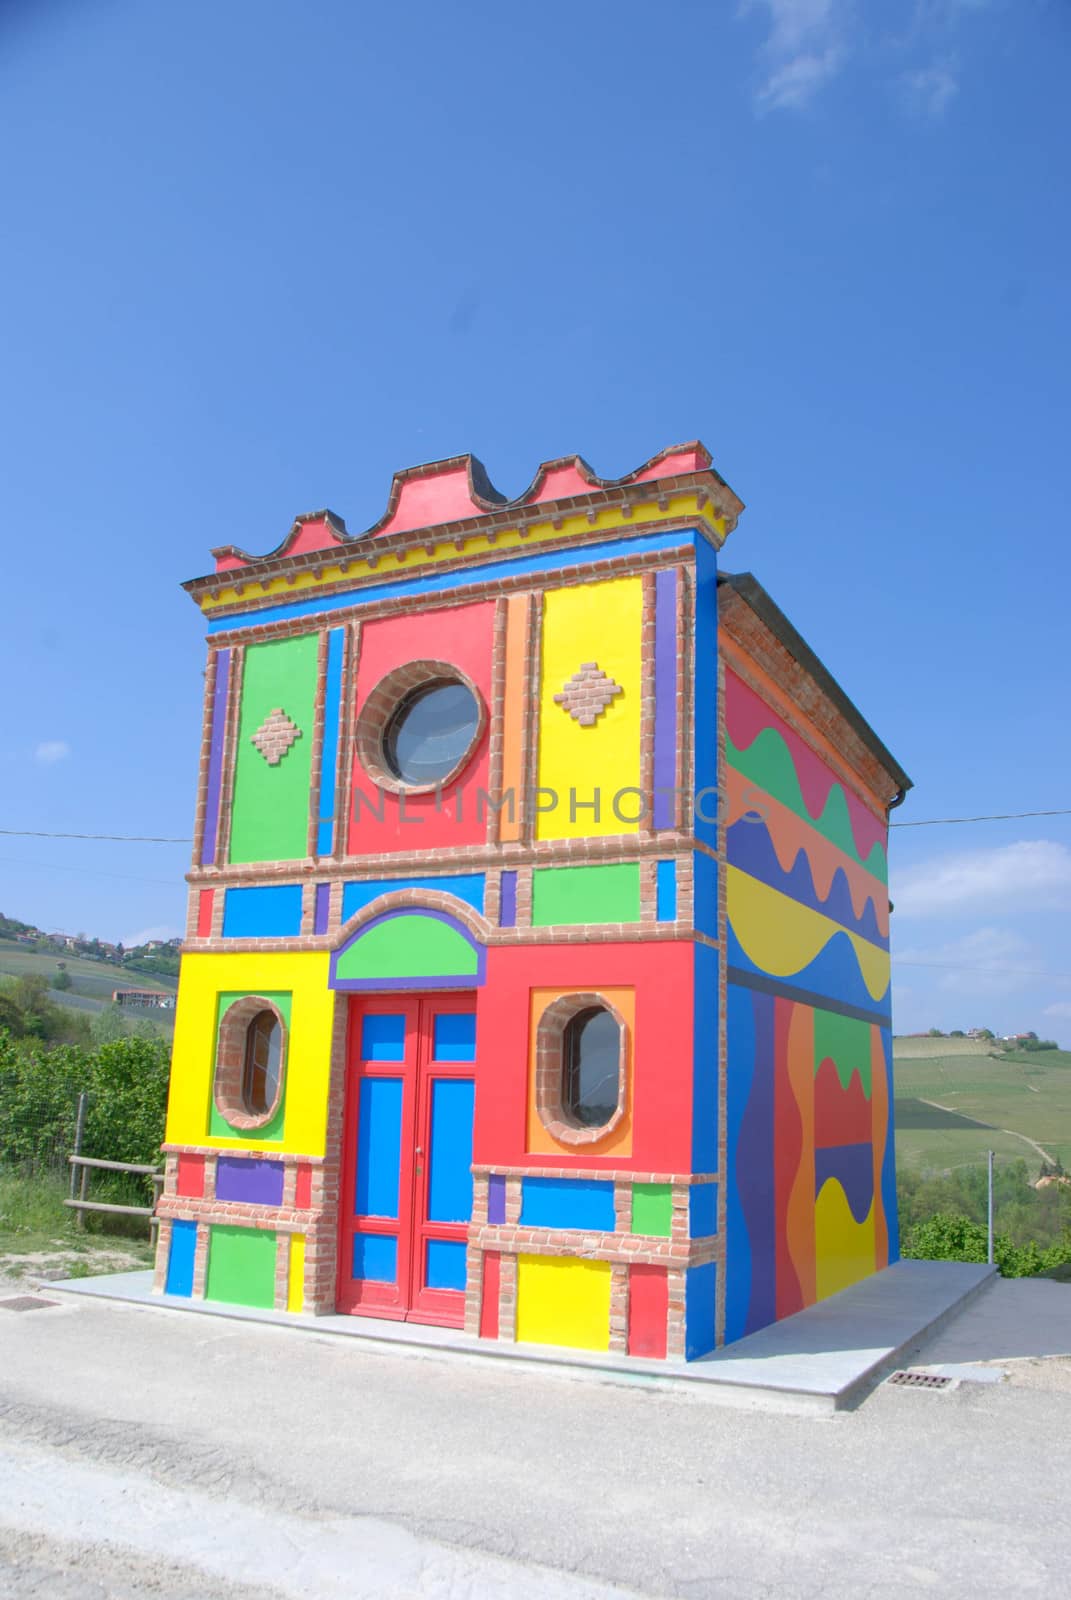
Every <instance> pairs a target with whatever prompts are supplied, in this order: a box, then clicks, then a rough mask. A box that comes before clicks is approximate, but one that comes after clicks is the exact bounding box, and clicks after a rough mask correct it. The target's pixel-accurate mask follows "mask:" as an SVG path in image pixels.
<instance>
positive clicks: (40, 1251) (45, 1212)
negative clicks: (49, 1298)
mask: <svg viewBox="0 0 1071 1600" xmlns="http://www.w3.org/2000/svg"><path fill="white" fill-rule="evenodd" d="M66 1193H67V1185H66V1180H65V1179H64V1178H63V1177H61V1176H59V1175H53V1174H48V1173H46V1174H41V1175H37V1176H35V1177H32V1178H30V1177H25V1176H23V1175H21V1174H19V1173H16V1172H10V1171H2V1170H0V1276H4V1275H6V1276H9V1277H14V1276H18V1275H19V1274H20V1272H21V1271H23V1270H25V1264H24V1263H22V1262H21V1261H19V1260H18V1259H17V1258H19V1257H23V1256H40V1257H42V1258H44V1259H43V1260H42V1261H41V1262H40V1263H39V1264H34V1265H33V1266H32V1270H33V1271H36V1272H40V1273H41V1274H42V1276H47V1274H48V1270H49V1268H48V1262H49V1261H50V1260H51V1261H52V1262H53V1263H55V1264H56V1265H62V1267H63V1269H64V1270H65V1271H66V1272H67V1273H68V1276H70V1277H88V1276H90V1275H92V1274H93V1273H94V1272H110V1271H114V1270H116V1267H115V1261H116V1258H117V1257H129V1258H130V1262H131V1264H132V1265H137V1264H139V1263H140V1264H143V1265H148V1263H149V1262H150V1261H151V1259H152V1252H151V1249H150V1246H149V1243H148V1240H147V1239H146V1238H145V1237H144V1236H142V1237H140V1238H130V1237H127V1236H125V1235H121V1234H118V1233H116V1232H114V1231H108V1232H106V1233H105V1232H103V1231H101V1226H102V1221H103V1219H101V1218H98V1217H91V1218H87V1227H86V1229H85V1231H82V1230H81V1229H79V1228H78V1226H77V1223H76V1221H75V1215H74V1212H73V1211H71V1210H69V1209H68V1207H67V1206H65V1205H64V1204H63V1201H64V1197H65V1196H66ZM124 1198H125V1196H124ZM115 1220H116V1221H117V1222H119V1223H120V1224H121V1225H123V1226H124V1227H127V1228H129V1226H130V1222H129V1219H126V1218H119V1219H115ZM111 1221H112V1219H110V1218H109V1219H108V1223H110V1222H111ZM105 1225H107V1224H105ZM142 1230H143V1234H144V1231H145V1224H142ZM72 1255H73V1256H74V1257H76V1259H75V1260H74V1261H72V1260H70V1257H71V1256H72ZM12 1257H14V1258H16V1259H15V1260H14V1261H13V1260H12Z"/></svg>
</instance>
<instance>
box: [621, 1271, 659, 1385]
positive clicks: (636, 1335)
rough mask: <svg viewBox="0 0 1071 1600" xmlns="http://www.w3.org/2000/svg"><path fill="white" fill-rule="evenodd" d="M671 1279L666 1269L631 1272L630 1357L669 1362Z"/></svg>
mask: <svg viewBox="0 0 1071 1600" xmlns="http://www.w3.org/2000/svg"><path fill="white" fill-rule="evenodd" d="M668 1310H669V1279H668V1278H667V1277H666V1269H665V1267H652V1266H646V1265H643V1264H640V1263H637V1264H636V1265H635V1266H632V1267H629V1269H628V1353H629V1355H630V1356H649V1357H651V1358H652V1359H653V1360H656V1361H664V1360H665V1359H666V1314H667V1312H668Z"/></svg>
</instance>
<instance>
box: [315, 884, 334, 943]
mask: <svg viewBox="0 0 1071 1600" xmlns="http://www.w3.org/2000/svg"><path fill="white" fill-rule="evenodd" d="M330 907H331V885H330V884H329V883H318V884H317V885H316V900H315V903H314V906H313V914H312V915H313V922H312V931H313V933H326V932H327V923H328V916H329V912H330Z"/></svg>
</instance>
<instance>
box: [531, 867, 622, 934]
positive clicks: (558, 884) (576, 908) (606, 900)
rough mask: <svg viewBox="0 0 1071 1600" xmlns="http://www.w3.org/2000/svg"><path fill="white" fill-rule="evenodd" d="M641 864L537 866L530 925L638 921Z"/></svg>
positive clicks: (546, 925)
mask: <svg viewBox="0 0 1071 1600" xmlns="http://www.w3.org/2000/svg"><path fill="white" fill-rule="evenodd" d="M639 920H640V868H639V864H638V862H635V861H625V862H622V863H620V864H619V865H615V866H608V867H537V868H536V870H535V871H534V872H533V873H532V926H533V928H549V927H553V926H554V925H555V924H558V923H563V922H566V923H568V922H572V923H577V922H639Z"/></svg>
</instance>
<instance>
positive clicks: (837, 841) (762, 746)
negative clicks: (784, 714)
mask: <svg viewBox="0 0 1071 1600" xmlns="http://www.w3.org/2000/svg"><path fill="white" fill-rule="evenodd" d="M725 716H726V756H727V759H728V762H729V765H730V766H731V767H735V768H736V770H737V771H738V772H741V773H742V774H743V775H744V776H745V777H746V778H748V779H749V780H750V781H751V782H752V783H753V784H754V785H755V786H756V787H757V788H758V789H760V790H762V791H764V792H765V793H766V794H768V795H770V796H771V797H772V798H774V799H776V800H779V801H781V803H782V804H783V805H785V806H787V807H788V809H789V810H790V811H792V812H794V813H795V814H796V815H797V816H798V817H800V818H801V819H802V820H803V821H804V822H807V823H809V824H810V825H811V827H813V828H814V829H815V830H816V832H817V833H819V834H820V835H821V836H822V837H824V838H825V839H827V840H828V841H829V842H830V843H831V844H834V845H836V846H837V847H838V848H839V849H841V850H843V851H844V852H845V854H847V855H849V856H851V857H853V858H854V860H855V861H857V862H858V863H859V865H860V866H863V867H865V868H866V870H867V871H868V872H870V873H872V874H873V875H874V876H875V877H877V878H879V879H880V880H881V881H882V882H883V883H884V882H887V881H888V863H887V860H886V853H885V838H886V833H885V822H884V819H883V818H881V817H878V816H876V815H875V814H874V812H872V811H870V810H868V809H867V807H866V806H865V805H864V804H863V803H862V801H861V800H860V799H858V797H857V796H856V795H854V794H851V793H850V792H849V791H848V790H846V789H845V787H844V785H843V784H842V783H840V782H839V781H838V779H837V778H836V777H835V776H834V775H833V773H832V772H831V771H830V769H829V768H828V767H827V766H826V764H825V762H824V761H822V759H821V757H820V756H818V755H817V753H816V752H815V751H814V750H812V749H811V748H810V746H809V745H807V744H805V743H804V741H803V740H802V739H801V738H800V737H799V735H798V734H797V733H796V732H795V731H794V730H793V729H792V728H789V727H788V726H787V724H785V723H784V722H782V721H781V719H780V718H779V717H777V716H776V715H775V714H774V712H772V711H771V709H770V707H769V706H768V705H767V704H766V702H765V701H764V700H763V699H761V697H760V696H759V695H757V694H756V693H755V692H754V690H753V689H751V688H750V687H749V686H748V685H747V684H745V683H743V682H742V681H741V679H740V678H738V677H737V676H736V674H735V673H733V672H728V673H727V674H726V682H725Z"/></svg>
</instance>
